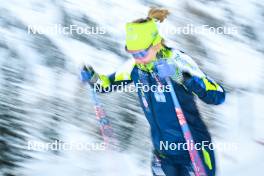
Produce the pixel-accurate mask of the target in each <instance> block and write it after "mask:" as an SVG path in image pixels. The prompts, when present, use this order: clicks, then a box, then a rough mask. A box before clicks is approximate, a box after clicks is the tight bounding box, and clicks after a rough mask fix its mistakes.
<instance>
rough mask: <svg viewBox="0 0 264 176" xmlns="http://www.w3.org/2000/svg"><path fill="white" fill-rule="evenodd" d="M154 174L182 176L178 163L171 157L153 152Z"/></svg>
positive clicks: (154, 175) (158, 175)
mask: <svg viewBox="0 0 264 176" xmlns="http://www.w3.org/2000/svg"><path fill="white" fill-rule="evenodd" d="M151 167H152V174H153V176H181V175H179V170H178V167H177V165H175V164H174V163H173V161H172V160H171V159H170V158H169V157H165V156H164V155H163V156H162V157H160V154H158V153H156V152H155V151H154V152H153V157H152V166H151Z"/></svg>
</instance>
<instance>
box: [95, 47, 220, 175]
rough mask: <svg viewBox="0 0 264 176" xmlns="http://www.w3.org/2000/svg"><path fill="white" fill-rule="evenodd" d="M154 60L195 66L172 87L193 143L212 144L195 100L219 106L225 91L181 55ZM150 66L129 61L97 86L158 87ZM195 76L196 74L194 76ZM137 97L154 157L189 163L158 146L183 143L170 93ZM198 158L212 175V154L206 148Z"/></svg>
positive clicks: (168, 53)
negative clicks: (196, 98) (148, 127)
mask: <svg viewBox="0 0 264 176" xmlns="http://www.w3.org/2000/svg"><path fill="white" fill-rule="evenodd" d="M157 57H158V58H159V59H173V60H174V61H175V62H176V63H177V62H180V64H178V65H182V66H183V67H190V68H192V66H194V68H196V69H198V70H195V71H194V74H193V75H191V76H190V77H188V78H187V79H185V80H184V81H183V82H181V83H178V82H177V81H173V87H174V90H175V93H176V95H177V97H178V99H179V103H180V105H181V108H182V111H183V113H184V116H185V117H186V120H187V123H188V125H189V127H190V130H191V134H192V136H193V139H194V142H195V143H200V144H201V143H202V142H203V141H204V143H207V144H209V143H210V142H211V136H210V134H209V132H208V130H207V127H206V125H205V124H204V122H203V121H202V119H201V116H200V113H199V111H198V108H197V106H196V103H195V96H198V97H199V98H200V99H201V100H202V101H204V102H205V103H207V104H212V105H218V104H221V103H223V102H224V100H225V91H224V89H223V88H222V87H221V86H220V85H219V84H217V83H216V82H215V81H213V80H212V79H211V78H209V77H208V76H206V75H205V74H203V73H202V72H201V70H200V69H199V68H197V65H196V64H195V63H194V61H193V60H191V59H190V57H188V56H187V55H186V54H184V53H182V52H180V51H177V50H172V49H168V48H164V49H162V50H161V51H160V52H159V53H158V54H157ZM186 58H187V59H186ZM153 66H154V64H153V63H151V64H147V65H137V64H135V63H134V62H133V61H132V60H131V61H129V62H127V63H126V64H125V65H124V66H122V68H121V69H120V70H118V71H117V72H115V73H113V74H111V75H109V76H106V75H100V83H99V84H100V85H101V87H104V88H106V89H107V88H108V89H111V87H112V86H113V85H121V84H122V85H126V84H128V83H132V82H134V84H135V85H136V84H141V85H142V84H143V85H148V86H152V85H158V82H157V79H155V78H154V77H153V74H152V71H153ZM195 72H197V74H195ZM160 81H161V82H162V84H163V85H164V86H166V82H165V81H164V80H162V79H161V80H160ZM136 86H138V85H136ZM108 91H109V90H108ZM138 96H139V100H140V105H141V107H142V108H143V111H144V113H145V116H146V118H147V120H148V122H149V124H150V129H151V137H152V143H153V146H154V149H155V153H157V154H158V155H159V156H160V158H161V159H162V160H163V161H164V162H166V163H168V164H171V165H177V164H186V165H187V164H188V163H190V157H189V154H188V151H186V150H183V149H179V148H177V149H171V148H166V149H165V148H164V145H163V148H161V144H167V145H168V146H169V145H170V144H172V143H173V144H179V143H184V142H185V139H184V137H183V133H182V131H181V127H180V124H179V121H178V119H177V116H176V113H175V109H174V104H173V101H172V98H171V95H170V93H169V92H166V91H163V92H162V94H159V95H158V96H160V98H157V94H156V93H155V92H152V91H147V92H144V91H138ZM199 155H200V156H201V158H202V160H203V162H204V165H205V166H206V167H205V168H206V171H207V173H208V176H211V175H215V158H214V152H213V150H211V149H210V148H209V147H204V148H203V149H202V150H200V151H199Z"/></svg>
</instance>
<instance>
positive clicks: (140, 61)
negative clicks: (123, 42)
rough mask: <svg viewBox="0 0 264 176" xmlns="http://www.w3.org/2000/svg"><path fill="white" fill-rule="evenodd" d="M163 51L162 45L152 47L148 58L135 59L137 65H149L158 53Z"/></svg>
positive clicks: (148, 52)
mask: <svg viewBox="0 0 264 176" xmlns="http://www.w3.org/2000/svg"><path fill="white" fill-rule="evenodd" d="M160 49H161V44H158V45H155V46H152V47H150V48H149V49H148V51H147V54H146V56H144V57H139V58H137V57H134V59H135V61H136V64H148V63H150V62H152V61H153V60H154V59H155V57H156V54H157V52H158V51H159V50H160Z"/></svg>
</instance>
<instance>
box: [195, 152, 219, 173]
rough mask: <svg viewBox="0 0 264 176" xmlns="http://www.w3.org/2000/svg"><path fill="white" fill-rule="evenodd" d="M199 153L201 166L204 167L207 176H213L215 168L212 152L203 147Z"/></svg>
mask: <svg viewBox="0 0 264 176" xmlns="http://www.w3.org/2000/svg"><path fill="white" fill-rule="evenodd" d="M199 153H200V156H201V158H202V160H203V165H204V167H205V170H206V173H207V176H215V172H216V166H215V155H214V151H213V150H210V149H209V148H207V147H205V148H204V149H202V150H200V151H199Z"/></svg>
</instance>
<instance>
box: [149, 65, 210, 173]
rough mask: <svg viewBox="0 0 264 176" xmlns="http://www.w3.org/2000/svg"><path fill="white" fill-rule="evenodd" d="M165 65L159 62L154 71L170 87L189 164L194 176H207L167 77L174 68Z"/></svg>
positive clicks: (154, 74)
mask: <svg viewBox="0 0 264 176" xmlns="http://www.w3.org/2000/svg"><path fill="white" fill-rule="evenodd" d="M167 64H168V63H167V62H166V61H162V60H160V61H159V62H157V63H156V65H155V67H156V70H157V71H158V75H159V76H160V77H161V78H164V79H165V81H166V83H167V84H168V85H169V86H170V95H171V97H172V101H173V104H174V108H175V112H176V117H177V118H178V121H179V123H180V126H181V130H182V132H183V136H184V139H185V141H186V142H190V146H188V147H190V149H189V150H188V152H189V155H190V159H191V162H192V165H193V169H194V173H195V176H207V174H206V172H205V169H204V165H203V163H202V160H201V158H200V156H199V154H198V151H197V150H195V148H194V144H193V141H194V140H193V137H192V134H191V130H190V128H189V126H188V124H187V121H186V118H185V116H184V114H183V111H182V108H181V106H180V103H179V100H178V98H177V96H176V94H175V90H174V88H173V85H172V82H171V79H170V76H169V75H173V71H174V68H172V67H170V66H169V65H167ZM152 75H153V77H154V78H155V80H156V81H157V83H158V84H159V86H160V85H162V83H161V81H160V80H159V78H158V76H157V74H156V73H152Z"/></svg>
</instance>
